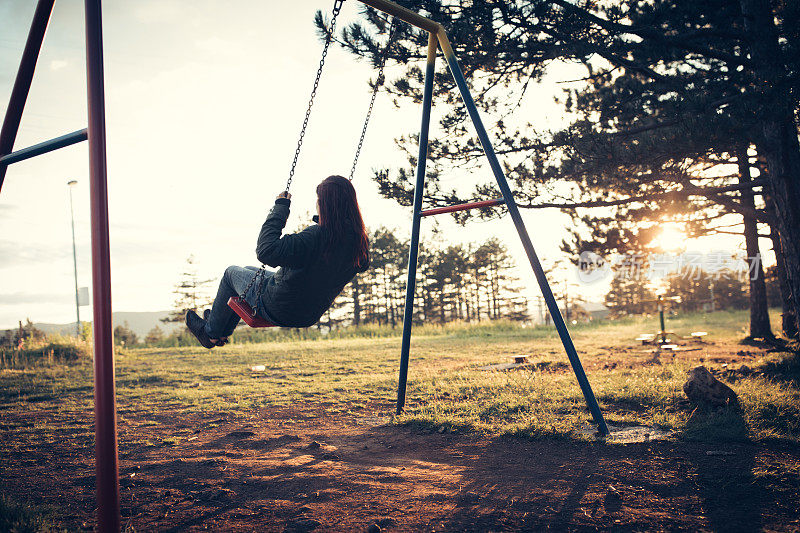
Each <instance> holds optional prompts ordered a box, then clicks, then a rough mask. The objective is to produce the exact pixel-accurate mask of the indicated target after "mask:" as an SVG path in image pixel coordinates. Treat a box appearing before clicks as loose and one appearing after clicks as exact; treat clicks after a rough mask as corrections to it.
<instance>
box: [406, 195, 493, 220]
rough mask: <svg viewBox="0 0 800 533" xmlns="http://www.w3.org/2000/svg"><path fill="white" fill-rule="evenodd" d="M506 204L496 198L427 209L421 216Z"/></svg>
mask: <svg viewBox="0 0 800 533" xmlns="http://www.w3.org/2000/svg"><path fill="white" fill-rule="evenodd" d="M504 203H506V201H505V200H503V199H502V198H495V199H494V200H481V201H480V202H470V203H466V204H456V205H448V206H446V207H436V208H434V209H426V210H425V211H422V212H421V213H420V214H419V216H421V217H429V216H431V215H441V214H442V213H453V212H455V211H466V210H467V209H478V208H480V207H491V206H494V205H503V204H504Z"/></svg>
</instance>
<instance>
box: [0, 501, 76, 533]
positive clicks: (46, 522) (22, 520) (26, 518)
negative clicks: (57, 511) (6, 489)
mask: <svg viewBox="0 0 800 533" xmlns="http://www.w3.org/2000/svg"><path fill="white" fill-rule="evenodd" d="M53 515H54V511H53V509H51V508H49V507H39V508H34V507H31V506H29V505H22V504H20V503H17V502H16V501H14V500H12V499H10V498H9V497H8V496H5V495H3V494H0V531H4V532H7V533H39V532H42V531H65V530H64V529H62V528H59V527H56V526H55V525H54V522H53V521H52V517H53Z"/></svg>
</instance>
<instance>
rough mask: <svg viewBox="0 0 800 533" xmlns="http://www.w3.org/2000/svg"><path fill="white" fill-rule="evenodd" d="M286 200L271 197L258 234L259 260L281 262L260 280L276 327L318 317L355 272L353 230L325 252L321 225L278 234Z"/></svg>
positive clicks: (300, 324) (271, 263)
mask: <svg viewBox="0 0 800 533" xmlns="http://www.w3.org/2000/svg"><path fill="white" fill-rule="evenodd" d="M290 203H291V201H290V200H289V199H288V198H278V199H277V200H275V206H274V207H273V208H272V211H270V213H269V216H267V220H266V221H264V225H263V226H261V233H259V235H258V245H257V246H256V256H257V257H258V260H259V261H261V262H262V263H264V264H266V265H269V266H272V267H280V268H279V269H278V271H277V272H276V273H275V275H274V276H272V277H271V278H269V279H268V280H267V282H266V284H265V285H264V288H263V292H262V293H261V302H262V305H263V306H264V308H265V309H266V310H267V314H269V316H270V317H271V318H272V319H273V320H274V321H275V322H277V324H278V325H279V326H287V327H297V328H304V327H308V326H311V325H313V324H314V323H315V322H317V320H319V317H321V316H322V315H323V314H324V313H325V311H327V310H328V308H329V307H330V306H331V304H332V303H333V300H334V299H335V298H336V296H337V295H338V294H339V293H340V292H342V289H344V287H345V285H347V284H348V283H349V282H350V280H351V279H353V277H354V276H355V275H356V274H357V273H358V272H359V269H357V268H356V267H355V266H354V265H353V256H352V250H353V246H354V243H355V239H356V235H355V234H352V235H345V236H342V238H341V241H340V242H338V243H337V244H336V245H335V246H333V247H332V249H331V250H329V251H328V253H327V254H324V253H323V252H324V250H323V247H324V237H325V235H324V231H325V230H324V229H323V227H322V226H320V225H318V224H313V225H311V226H309V227H307V228H306V229H304V230H303V231H301V232H299V233H293V234H289V235H284V236H281V232H282V231H283V227H284V226H285V225H286V219H287V218H288V217H289V205H290ZM364 270H366V269H364Z"/></svg>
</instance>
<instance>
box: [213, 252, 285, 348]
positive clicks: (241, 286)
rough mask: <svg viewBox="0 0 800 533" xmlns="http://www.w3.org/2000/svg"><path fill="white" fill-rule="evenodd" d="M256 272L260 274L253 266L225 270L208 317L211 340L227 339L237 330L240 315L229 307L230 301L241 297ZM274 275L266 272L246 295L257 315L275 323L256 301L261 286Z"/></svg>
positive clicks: (268, 271) (231, 267)
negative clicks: (234, 297) (235, 297)
mask: <svg viewBox="0 0 800 533" xmlns="http://www.w3.org/2000/svg"><path fill="white" fill-rule="evenodd" d="M256 272H258V268H257V267H253V266H248V267H238V266H229V267H228V268H226V269H225V274H223V275H222V280H220V282H219V288H218V289H217V297H216V298H214V305H212V306H211V314H209V315H208V320H207V321H206V334H207V335H208V336H209V338H212V339H219V338H221V337H227V336H228V335H230V334H231V333H233V330H234V329H236V326H237V325H238V324H239V320H240V319H239V315H237V314H236V313H234V312H233V309H231V308H230V307H228V299H229V298H231V297H232V296H239V295H241V294H242V291H243V290H245V288H247V285H249V284H250V281H251V280H252V279H253V276H254V275H255V274H256ZM274 275H275V273H274V272H272V271H270V270H265V271H264V277H263V278H262V279H259V280H258V283H254V284H253V286H252V287H250V290H248V291H247V294H245V295H244V299H245V301H246V302H247V303H248V304H250V307H252V308H253V309H254V310H255V312H256V314H257V315H258V316H260V317H263V318H266V319H267V320H269V321H271V322H274V320H272V319H271V318H270V317H269V315H268V314H267V312H266V310H265V309H264V305H263V304H262V303H261V302H257V301H256V295H257V294H258V287H259V285H262V284H264V283H265V282H266V280H268V279H269V278H271V277H272V276H274Z"/></svg>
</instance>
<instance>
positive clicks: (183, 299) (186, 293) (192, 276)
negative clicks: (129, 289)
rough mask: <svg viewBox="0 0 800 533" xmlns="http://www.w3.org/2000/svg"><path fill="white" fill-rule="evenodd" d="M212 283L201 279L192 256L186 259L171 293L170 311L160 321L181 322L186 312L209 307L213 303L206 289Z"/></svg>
mask: <svg viewBox="0 0 800 533" xmlns="http://www.w3.org/2000/svg"><path fill="white" fill-rule="evenodd" d="M212 281H213V280H210V279H201V278H200V276H199V275H198V273H197V268H196V267H195V258H194V256H193V255H190V256H189V257H187V258H186V264H185V265H184V269H183V272H181V278H180V280H179V281H178V284H177V285H175V290H174V291H173V293H174V294H175V295H176V298H175V303H174V304H173V306H172V311H170V314H169V315H168V316H167V317H166V318H162V319H161V321H162V322H165V323H169V322H183V320H184V317H185V316H186V312H187V311H189V310H192V311H197V310H198V309H202V308H204V307H207V306H209V305H210V304H211V302H212V301H213V299H212V298H211V297H210V296H209V294H208V287H209V285H210V284H211V282H212Z"/></svg>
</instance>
